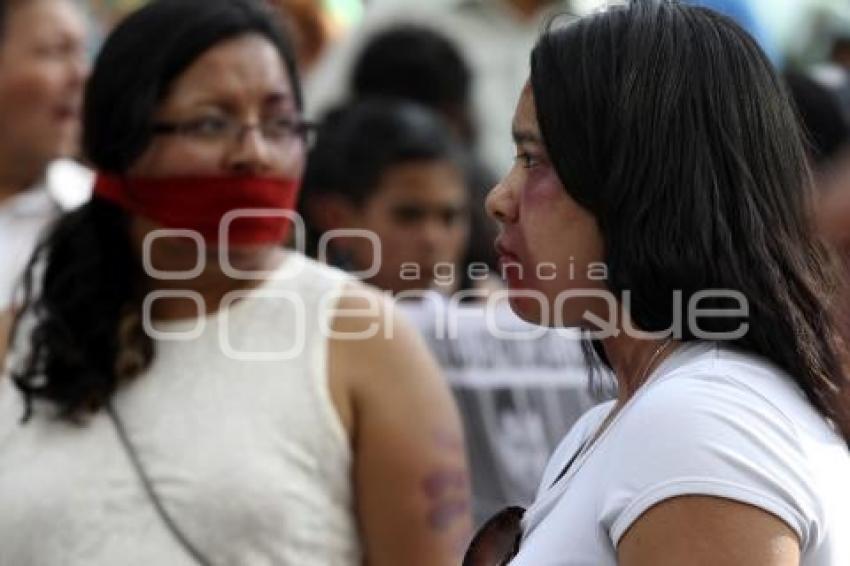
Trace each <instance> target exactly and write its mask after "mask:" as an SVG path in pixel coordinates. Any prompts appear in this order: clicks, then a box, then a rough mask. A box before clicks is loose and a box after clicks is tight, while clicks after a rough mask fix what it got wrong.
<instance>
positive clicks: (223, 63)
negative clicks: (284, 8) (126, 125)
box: [130, 35, 471, 566]
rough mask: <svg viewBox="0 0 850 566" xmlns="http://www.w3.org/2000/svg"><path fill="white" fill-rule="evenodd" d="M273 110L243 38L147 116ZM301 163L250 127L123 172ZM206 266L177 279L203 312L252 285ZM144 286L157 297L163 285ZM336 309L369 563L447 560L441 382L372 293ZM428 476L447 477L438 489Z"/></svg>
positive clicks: (355, 294) (448, 507)
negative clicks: (365, 333) (225, 139)
mask: <svg viewBox="0 0 850 566" xmlns="http://www.w3.org/2000/svg"><path fill="white" fill-rule="evenodd" d="M281 110H282V111H285V112H293V113H297V108H296V107H295V103H294V100H293V97H292V86H291V82H290V78H289V76H288V74H287V72H286V69H285V65H284V63H283V61H282V60H281V59H280V57H279V55H278V53H277V51H276V50H275V48H274V47H273V46H272V44H271V43H269V42H268V41H267V40H265V39H264V38H262V37H260V36H256V35H246V36H242V37H239V38H235V39H232V40H229V41H226V42H222V43H220V44H218V45H217V46H215V47H213V48H211V49H210V50H209V51H207V52H206V53H205V54H203V55H202V56H201V57H200V58H198V59H197V60H196V61H195V62H194V63H193V64H192V65H191V66H190V67H189V68H188V69H187V70H186V71H185V72H184V73H183V74H182V75H181V76H179V77H178V78H177V79H176V81H175V82H174V84H173V85H172V88H171V90H170V94H169V95H168V96H167V97H166V99H165V100H164V101H163V103H162V104H161V107H160V108H159V110H158V112H157V116H156V118H157V119H160V120H173V121H183V120H187V119H194V118H197V117H198V115H199V114H201V115H205V114H204V113H206V112H228V113H231V114H233V115H235V116H236V117H238V118H239V119H240V120H242V121H243V123H244V124H255V123H257V122H258V121H259V120H260V119H261V118H262V116H263V115H264V113H267V112H271V111H281ZM304 155H305V151H304V148H303V147H299V148H298V149H297V151H291V152H281V150H280V148H276V147H275V146H274V145H272V144H270V143H268V142H266V140H265V139H264V138H263V137H262V135H260V134H259V133H258V132H257V131H256V130H254V129H251V130H247V131H246V132H244V134H243V136H242V137H241V138H240V139H239V140H234V141H232V142H228V143H226V144H225V145H221V144H218V145H206V144H204V143H200V144H199V142H197V141H192V140H190V139H189V138H186V137H181V136H158V137H155V138H154V140H153V141H152V143H151V145H150V147H149V148H148V149H147V151H146V152H145V153H144V155H142V156H141V157H140V158H139V160H138V162H137V163H136V164H134V166H133V167H132V168H131V171H130V174H133V175H141V176H149V177H157V176H160V177H161V176H170V175H199V176H210V175H223V176H227V175H261V176H281V177H298V176H300V175H301V173H302V170H303V166H304ZM154 228H156V226H155V225H154V224H152V223H151V222H150V221H147V220H143V219H134V220H133V222H132V230H131V235H132V239H133V241H134V243H135V246H136V248H137V250H139V253H140V250H141V246H142V241H143V239H144V235H145V234H146V233H147V232H148V231H149V230H151V229H154ZM235 253H236V255H237V257H236V258H235V259H236V260H237V261H238V262H239V264H240V267H242V268H244V269H249V268H250V269H270V268H273V267H274V266H276V265H280V264H281V262H283V261H286V259H287V256H286V252H284V251H282V250H281V249H279V248H278V247H277V246H267V247H250V248H240V249H238V250H236V252H235ZM152 259H153V262H154V264H155V265H157V267H159V268H160V269H163V268H170V269H189V268H191V267H192V266H193V265H194V264H195V259H196V258H195V256H194V249H193V248H192V247H191V246H189V245H187V244H186V242H183V241H180V240H175V241H164V242H163V243H162V245H160V246H154V250H153V258H152ZM232 259H233V258H232ZM209 260H210V261H208V266H209V267H208V268H207V269H206V271H204V273H202V274H201V275H200V276H199V277H198V278H196V279H193V280H189V281H181V282H179V285H180V287H181V288H183V289H190V290H193V291H197V292H199V293H200V294H201V295H202V296H203V298H204V301H205V303H206V306H207V309H208V311H215V310H216V309H217V308H218V305H219V303H220V301H221V297H222V295H223V294H224V293H226V292H227V291H230V290H235V289H243V288H245V287H246V286H248V285H252V284H253V285H256V284H257V283H258V282H253V283H251V282H246V281H234V280H231V279H230V278H228V277H227V276H226V275H225V274H224V273H223V272H222V271H221V269H220V268H219V267H218V266H217V265H216V264H215V255H213V256H211V257H210V258H209ZM151 284H152V286H153V287H154V289H162V288H164V285H165V284H166V282H161V281H151ZM157 302H158V303H160V304H159V306H158V308H157V309H155V311H154V316H155V317H157V318H165V319H173V318H186V317H193V316H197V314H196V313H195V312H194V307H193V306H188V305H185V304H181V303H180V302H179V301H173V300H167V299H163V300H161V301H157ZM336 308H337V314H336V316H334V317H333V321H332V329H333V330H334V337H333V338H331V339H330V343H329V377H328V379H329V387H330V393H331V398H332V400H333V403H334V406H335V407H336V410H337V413H338V415H339V417H340V420H341V421H342V423H343V426H344V428H345V430H346V432H347V434H348V438H349V441H350V442H351V445H352V448H353V452H354V470H353V477H352V482H353V485H354V488H355V493H356V501H357V508H356V513H357V518H358V521H359V526H360V532H361V534H362V537H363V538H362V540H363V544H364V548H365V554H366V563H368V564H370V565H376V566H384V565H386V566H396V565H398V564H412V565H419V564H422V565H426V564H427V565H432V564H452V563H456V562H457V554H456V553H457V552H459V550H460V548H461V547H462V545H463V544H464V543H465V542H466V540H467V537H468V534H469V531H470V528H471V518H470V512H469V486H468V481H467V469H466V461H465V455H464V454H465V452H464V449H463V436H462V431H461V424H460V419H459V416H458V414H457V411H456V408H455V406H454V404H453V401H452V398H451V394H450V392H449V391H448V388H447V386H446V384H445V381H444V380H443V378H442V376H441V375H440V372H439V370H438V368H437V366H436V365H435V362H434V361H433V359H432V358H431V356H430V355H429V354H428V352H427V349H426V348H425V346H424V344H423V343H422V341H421V339H420V338H419V336H418V335H417V333H416V332H415V331H414V330H413V329H411V328H410V327H409V326H408V325H407V323H406V322H404V320H403V319H401V318H400V317H399V316H398V315H396V314H395V313H394V312H393V311H392V307H391V305H390V304H388V303H386V302H385V300H384V299H383V297H382V296H381V295H380V294H379V293H377V292H376V291H375V290H373V289H371V288H367V287H366V286H363V285H361V284H354V283H352V284H350V285H349V286H348V288H347V289H346V290H345V292H344V293H343V296H342V298H341V299H340V300H339V302H338V305H337V307H336ZM370 328H374V329H376V332H375V333H374V334H373V335H372V336H371V337H364V338H359V339H351V337H352V336H353V335H354V334H355V333H358V332H361V331H363V330H368V329H370ZM390 328H391V329H392V332H389V329H390ZM447 443H448V444H449V445H450V446H452V447H453V448H452V449H451V450H447V449H446V445H447ZM435 477H437V478H438V480H441V478H443V477H449V478H450V480H449V481H442V480H441V481H442V483H440V485H439V486H438V489H435V488H434V487H433V484H434V483H435V480H434V479H433V478H435Z"/></svg>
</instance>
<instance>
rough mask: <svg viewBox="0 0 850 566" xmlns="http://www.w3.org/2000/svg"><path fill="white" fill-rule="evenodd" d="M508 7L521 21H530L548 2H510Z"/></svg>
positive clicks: (532, 0)
mask: <svg viewBox="0 0 850 566" xmlns="http://www.w3.org/2000/svg"><path fill="white" fill-rule="evenodd" d="M509 3H510V5H511V7H512V8H513V9H514V11H516V13H517V14H519V16H520V17H521V18H522V19H523V20H526V21H528V20H532V19H534V18H535V17H536V16H537V14H539V13H540V10H541V9H542V8H543V7H544V6H545V5H546V4H549V3H550V2H549V1H548V0H510V2H509Z"/></svg>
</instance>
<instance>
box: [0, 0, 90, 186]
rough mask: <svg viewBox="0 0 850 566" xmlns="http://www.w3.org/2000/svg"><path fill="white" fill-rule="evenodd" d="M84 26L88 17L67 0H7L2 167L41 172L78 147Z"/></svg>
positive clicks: (0, 53)
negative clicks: (9, 0)
mask: <svg viewBox="0 0 850 566" xmlns="http://www.w3.org/2000/svg"><path fill="white" fill-rule="evenodd" d="M86 31H87V30H86V21H85V18H84V16H83V15H82V14H81V13H80V11H79V10H78V9H77V8H76V6H75V5H74V4H73V3H72V2H70V1H69V0H19V1H15V2H7V13H6V22H5V26H4V29H3V30H2V36H0V124H2V128H0V167H3V168H4V169H6V170H8V169H9V168H10V167H13V168H16V169H19V170H20V173H19V174H20V175H37V176H40V175H42V174H43V173H44V171H43V169H44V167H46V165H47V164H48V163H49V162H50V161H51V160H53V159H55V158H57V157H60V156H68V155H73V154H75V153H76V152H77V150H78V144H79V135H80V108H81V104H82V98H83V87H84V83H85V80H86V77H87V75H88V60H87V54H86ZM8 174H10V173H7V175H8ZM35 180H36V179H32V180H31V181H35Z"/></svg>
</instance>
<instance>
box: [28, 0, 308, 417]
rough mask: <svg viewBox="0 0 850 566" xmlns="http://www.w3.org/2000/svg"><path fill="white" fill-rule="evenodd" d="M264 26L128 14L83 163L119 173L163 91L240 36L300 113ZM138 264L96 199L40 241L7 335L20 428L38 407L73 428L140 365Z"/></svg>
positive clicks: (147, 355)
mask: <svg viewBox="0 0 850 566" xmlns="http://www.w3.org/2000/svg"><path fill="white" fill-rule="evenodd" d="M275 21H276V18H275V17H274V15H273V14H272V13H271V12H270V11H269V9H268V7H267V6H266V5H265V3H264V2H263V1H262V0H200V1H199V0H153V1H151V2H150V3H148V4H147V5H146V6H145V7H143V8H142V9H140V10H138V11H137V12H134V13H133V14H131V15H130V16H129V17H128V18H127V19H125V20H124V21H123V22H122V23H121V24H120V25H119V26H118V27H117V28H116V29H115V31H114V32H113V33H112V34H111V35H110V36H109V38H108V39H107V41H106V43H105V44H104V46H103V49H102V50H101V53H100V54H99V56H98V59H97V62H96V63H95V66H94V70H93V73H92V76H91V78H90V79H89V82H88V85H87V87H86V94H85V103H84V109H83V131H84V134H83V149H84V152H85V154H86V157H87V158H88V160H89V161H90V162H91V163H92V164H93V165H94V166H95V167H96V168H97V169H98V170H99V171H106V172H111V173H117V174H121V173H124V172H126V171H127V169H128V168H129V167H130V166H131V165H132V164H133V163H134V162H135V160H136V159H137V158H138V157H139V156H140V155H141V154H142V153H143V152H144V150H145V149H146V148H147V146H148V144H149V143H150V141H151V136H152V123H153V117H154V112H155V111H156V108H157V106H158V105H159V104H160V102H161V101H162V100H163V99H164V97H165V96H166V95H167V93H168V89H169V87H170V85H171V84H172V83H173V81H174V80H175V79H176V78H177V77H178V76H179V75H180V74H181V73H182V72H183V71H185V70H186V69H187V68H188V67H189V66H190V65H191V64H192V63H193V62H194V61H195V60H197V59H198V58H199V57H200V56H201V55H202V54H203V53H204V52H206V51H207V50H208V49H210V48H211V47H213V46H215V45H217V44H219V43H221V42H224V41H227V40H229V39H233V38H236V37H239V36H243V35H246V34H259V35H260V36H262V37H264V38H266V39H267V40H268V41H270V42H271V43H272V44H273V45H274V46H275V47H276V48H277V50H278V53H279V54H280V56H281V58H282V60H283V62H284V65H285V66H286V68H287V71H288V74H289V78H290V81H291V83H292V84H291V86H292V89H293V92H294V96H295V102H296V105H297V107H298V108H299V110H300V109H301V106H302V97H301V89H300V85H299V81H298V74H297V72H296V67H295V59H294V52H293V50H292V48H291V46H290V44H289V42H288V40H287V38H286V37H285V36H284V35H283V33H282V32H281V31H280V29H279V28H278V27H276V25H275ZM139 263H140V262H139V259H138V258H137V256H136V253H135V251H134V250H133V247H132V245H131V243H130V237H129V222H128V216H127V215H126V214H125V213H124V212H123V211H122V210H121V209H119V208H118V207H117V206H115V205H113V204H111V203H110V202H108V201H105V200H103V199H100V198H98V197H97V196H95V197H94V198H93V199H92V201H91V202H90V203H88V204H86V205H84V206H83V207H81V208H80V209H78V210H76V211H73V212H71V213H69V214H67V215H65V216H64V217H63V218H61V219H60V220H59V221H58V222H57V223H56V225H55V226H54V227H53V228H52V229H51V230H50V232H49V233H48V234H47V235H46V237H45V239H44V240H43V242H42V243H41V244H40V245H39V247H38V249H37V250H36V252H35V254H34V256H33V258H32V260H31V262H30V266H29V268H28V269H27V272H26V273H25V276H24V303H23V306H22V309H21V311H20V313H19V315H18V317H17V320H16V323H15V327H14V329H13V339H12V340H13V343H12V348H13V352H14V353H17V352H18V351H23V352H24V355H23V356H20V358H21V359H20V361H19V362H18V363H16V364H15V367H13V371H12V376H13V378H14V380H15V383H16V385H17V386H18V388H19V389H20V390H21V391H22V392H23V394H24V397H25V399H26V402H27V414H26V415H25V418H26V417H28V416H29V414H30V412H31V408H32V401H33V399H34V398H41V399H46V400H48V401H52V402H53V403H54V404H55V405H56V406H57V407H58V409H59V414H60V415H61V416H63V417H65V418H68V419H70V420H80V419H81V417H84V416H85V414H87V413H90V412H93V411H95V410H97V409H99V408H101V407H102V406H103V405H104V403H105V402H106V401H107V400H108V399H109V398H110V396H111V395H112V394H113V392H114V391H115V389H116V388H117V387H118V385H119V383H120V382H121V381H122V380H127V379H130V378H133V377H135V376H137V375H138V374H140V373H141V372H142V371H143V370H144V369H145V368H146V367H148V366H149V365H150V363H151V361H152V360H153V356H154V346H153V342H152V340H151V339H150V337H149V336H147V335H146V334H145V332H144V330H143V329H142V322H141V320H142V317H141V309H142V307H141V305H142V299H143V296H144V293H145V292H146V287H145V276H144V273H143V272H142V268H141V266H140V265H139ZM42 274H43V276H42ZM21 321H27V322H26V324H20V323H21ZM24 328H26V330H27V333H26V334H27V335H26V336H19V334H21V335H22V334H24V332H23V329H24ZM22 339H27V340H26V343H22V342H23V340H22ZM18 357H19V356H15V358H14V359H16V360H17V358H18Z"/></svg>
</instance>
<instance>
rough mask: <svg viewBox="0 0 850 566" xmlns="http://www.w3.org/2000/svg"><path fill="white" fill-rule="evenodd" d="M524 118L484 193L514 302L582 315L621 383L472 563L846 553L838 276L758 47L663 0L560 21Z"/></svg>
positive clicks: (549, 312) (554, 315)
mask: <svg viewBox="0 0 850 566" xmlns="http://www.w3.org/2000/svg"><path fill="white" fill-rule="evenodd" d="M513 134H514V140H515V143H516V146H517V160H516V164H515V166H514V168H513V169H512V170H511V172H510V173H509V174H508V176H507V177H505V178H504V179H503V180H502V182H501V183H500V184H499V185H497V186H496V187H495V188H494V189H493V190H492V192H491V193H490V195H489V197H488V202H487V206H488V211H489V212H490V214H491V215H492V216H493V217H494V218H496V219H497V220H498V221H499V222H500V225H501V233H500V236H499V238H498V240H497V247H498V249H499V251H500V254H501V256H502V262H503V265H505V266H506V269H505V271H506V273H507V274H508V277H507V278H508V282H509V285H510V288H511V290H512V292H513V293H514V296H513V298H512V300H511V304H512V308H513V309H514V311H515V312H516V313H517V314H519V315H520V316H521V317H523V318H525V319H526V320H528V321H530V322H534V323H536V324H539V325H543V326H556V327H576V328H580V329H582V330H583V331H584V332H586V337H587V342H586V345H587V350H586V352H587V356H588V361H589V362H590V365H591V367H592V368H599V367H601V366H602V365H607V366H608V367H609V368H610V369H612V370H613V372H614V374H615V375H616V378H617V382H618V389H619V395H618V398H617V399H616V400H615V401H612V402H610V403H607V404H604V405H602V406H600V407H598V408H595V409H592V410H591V412H589V413H587V414H586V415H585V416H584V417H583V418H582V419H581V420H580V421H579V422H578V423H577V424H576V426H575V427H574V428H573V429H572V431H571V432H570V433H569V434H568V435H567V437H566V438H565V439H564V441H563V443H562V444H561V446H560V448H559V449H558V450H557V451H556V453H555V454H554V455H553V457H552V459H551V460H550V463H549V466H548V469H547V471H546V473H545V474H544V477H543V481H542V482H541V484H540V488H539V491H538V495H537V499H536V501H535V503H534V504H533V505H532V506H531V507H530V508H529V509H528V510H527V511H525V512H523V511H522V510H520V509H518V508H510V509H508V510H506V511H505V512H504V513H501V514H499V515H497V516H496V517H494V518H493V519H492V520H491V521H489V522H488V523H487V524H486V525H485V526H484V528H482V529H481V530H480V531H479V533H478V535H476V537H475V538H474V540H473V543H472V545H471V547H470V549H469V552H468V553H467V556H466V561H465V563H464V564H468V565H483V564H504V563H507V561H510V564H512V565H515V566H526V565H534V566H541V565H546V566H554V565H558V566H561V565H570V566H578V565H582V566H583V565H589V564H592V565H594V566H608V565H610V566H613V565H619V566H650V565H651V566H674V565H675V566H679V565H682V564H687V565H689V566H693V565H717V564H723V565H724V566H750V565H756V564H757V565H759V566H792V565H794V566H798V565H802V566H836V565H838V564H850V539H848V538H847V533H848V532H850V482H848V481H847V478H848V477H850V454H848V449H847V441H848V440H849V439H850V380H848V375H847V372H846V368H845V363H846V361H847V359H848V358H847V357H846V350H845V349H844V347H843V342H842V340H841V338H840V334H839V332H838V330H837V325H836V321H835V318H836V314H837V313H835V312H834V310H833V308H832V305H833V304H834V302H833V301H834V299H835V297H834V291H835V290H836V289H838V288H840V287H839V286H838V285H836V284H835V281H836V280H835V279H834V278H833V276H832V273H833V271H834V265H833V263H832V262H831V261H830V250H828V249H826V248H825V247H824V244H823V243H822V240H821V239H820V238H819V237H817V235H816V234H815V232H814V227H813V225H812V223H811V221H810V220H811V218H812V210H811V208H810V205H811V203H812V202H813V198H812V195H811V194H810V191H811V190H812V189H811V185H810V183H809V178H810V177H809V171H808V165H807V159H806V157H807V156H806V151H805V146H804V143H803V137H802V135H801V129H800V126H799V125H798V122H797V120H796V117H795V114H794V110H793V107H792V105H791V104H790V101H789V99H788V97H787V94H786V93H785V91H784V89H783V87H782V86H781V82H780V80H779V79H778V77H777V76H776V74H775V72H774V71H773V70H772V68H771V66H770V64H769V61H768V59H767V57H766V56H765V55H764V53H763V52H762V51H761V50H760V48H759V47H758V46H757V45H756V43H755V42H754V41H753V39H752V38H751V37H750V36H749V35H748V34H747V33H746V32H745V31H744V30H743V29H741V28H740V27H739V26H738V25H737V24H735V23H734V22H733V21H732V20H730V19H728V18H726V17H724V16H721V15H719V14H717V13H716V12H713V11H710V10H707V9H704V8H697V7H689V6H686V5H681V4H678V3H674V2H666V1H663V0H642V1H635V2H630V3H628V4H626V5H621V6H616V7H611V8H609V9H608V10H605V11H603V12H600V13H598V14H594V15H592V16H588V17H586V18H583V19H581V20H578V21H576V22H573V23H569V22H566V23H565V25H561V24H560V23H557V22H556V24H555V25H553V26H551V27H550V28H549V29H548V30H547V31H546V32H545V33H544V34H543V35H542V37H541V38H540V40H539V41H538V44H537V46H536V47H535V49H534V51H533V52H532V56H531V75H530V79H529V83H528V85H527V86H526V88H525V89H524V91H523V93H522V95H521V97H520V100H519V104H518V106H517V110H516V113H515V115H514V120H513ZM507 267H510V269H507Z"/></svg>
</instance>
